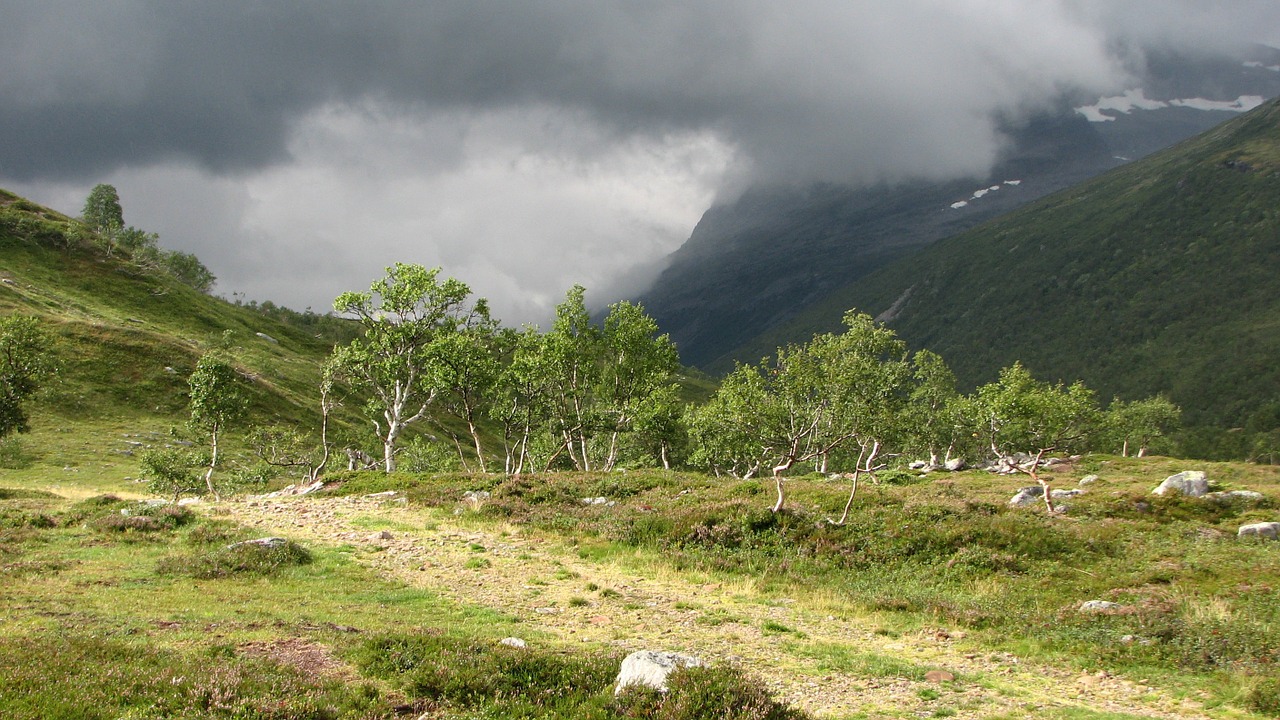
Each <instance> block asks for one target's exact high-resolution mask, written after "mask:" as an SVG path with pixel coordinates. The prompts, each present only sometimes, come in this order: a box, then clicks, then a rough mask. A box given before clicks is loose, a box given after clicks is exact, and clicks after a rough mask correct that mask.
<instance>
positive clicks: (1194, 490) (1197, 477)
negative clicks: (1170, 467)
mask: <svg viewBox="0 0 1280 720" xmlns="http://www.w3.org/2000/svg"><path fill="white" fill-rule="evenodd" d="M1171 492H1180V493H1182V494H1183V495H1186V496H1187V497H1200V496H1202V495H1204V494H1206V493H1208V492H1209V480H1208V478H1206V477H1205V474H1204V471H1203V470H1186V471H1184V472H1180V473H1178V474H1177V475H1170V476H1169V477H1167V478H1165V479H1164V482H1162V483H1160V486H1159V487H1157V488H1156V489H1155V490H1152V491H1151V494H1152V495H1167V494H1168V493H1171Z"/></svg>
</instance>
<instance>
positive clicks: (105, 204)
mask: <svg viewBox="0 0 1280 720" xmlns="http://www.w3.org/2000/svg"><path fill="white" fill-rule="evenodd" d="M80 219H82V220H84V222H85V224H86V225H88V226H89V227H90V228H91V229H92V230H93V231H94V232H96V233H99V234H107V233H112V232H118V231H119V230H120V229H121V228H123V227H124V209H123V208H121V207H120V195H119V193H117V192H116V188H115V186H114V185H107V184H106V183H99V184H97V185H94V186H93V189H92V190H90V191H89V197H87V198H85V201H84V209H83V210H82V211H81V212H80Z"/></svg>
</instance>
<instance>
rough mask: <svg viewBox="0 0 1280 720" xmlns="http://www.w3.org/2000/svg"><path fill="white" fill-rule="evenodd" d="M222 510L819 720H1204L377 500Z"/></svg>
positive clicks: (1104, 680) (306, 500) (935, 636)
mask: <svg viewBox="0 0 1280 720" xmlns="http://www.w3.org/2000/svg"><path fill="white" fill-rule="evenodd" d="M229 509H230V510H231V512H232V513H233V515H234V516H235V517H236V519H237V520H238V521H239V522H241V523H243V524H245V525H247V526H250V527H254V528H259V529H261V530H262V532H263V533H264V534H279V535H284V536H286V537H290V538H294V539H298V540H304V541H310V542H317V543H321V544H328V545H342V544H346V545H354V546H356V547H357V549H358V551H357V552H355V553H353V556H354V557H355V558H356V559H357V560H358V561H359V562H362V563H364V564H366V565H368V566H370V567H372V568H373V569H374V570H376V571H377V572H379V573H380V574H383V575H384V576H389V577H393V578H396V579H398V580H400V581H402V582H404V583H406V584H408V585H411V586H414V587H420V588H424V589H430V590H431V591H433V592H437V593H439V594H441V595H442V596H445V597H448V598H450V599H453V600H456V601H458V602H461V603H469V604H478V605H482V606H486V607H490V608H495V609H498V610H501V611H502V612H505V613H508V614H512V615H515V616H518V617H519V618H521V620H522V621H523V623H524V625H525V626H527V627H530V628H534V629H536V630H540V631H543V632H546V633H549V634H551V635H553V636H555V637H558V638H560V639H561V640H562V641H566V642H569V641H578V642H583V643H595V644H603V645H613V646H616V647H620V648H623V649H624V650H627V651H631V650H639V649H655V650H675V651H682V652H687V653H690V654H694V655H698V656H700V657H702V658H704V659H706V660H709V661H711V662H713V663H714V662H725V661H728V662H733V663H735V664H737V665H738V666H740V667H742V668H743V669H745V670H747V671H748V672H750V673H752V674H753V675H755V676H757V677H760V678H762V679H764V681H765V682H766V683H767V684H768V685H769V687H770V688H771V689H772V690H773V691H774V692H775V694H776V695H777V696H779V697H781V698H784V699H786V700H787V701H788V702H790V703H792V704H794V705H797V706H799V707H803V708H805V709H807V710H809V711H810V712H812V713H813V714H815V715H817V716H819V717H833V718H840V717H846V716H853V715H855V714H856V715H857V716H858V717H873V718H881V717H883V718H890V717H894V718H897V717H932V716H947V715H949V716H951V717H958V718H984V717H991V716H993V715H1001V716H1005V717H1040V716H1043V715H1044V714H1046V713H1047V712H1050V711H1051V709H1053V708H1063V709H1066V708H1075V709H1080V710H1089V711H1095V712H1112V713H1126V714H1129V715H1132V716H1140V717H1154V718H1207V717H1210V716H1208V715H1206V714H1204V710H1203V708H1202V707H1201V706H1200V705H1199V704H1198V703H1194V702H1191V701H1180V700H1178V699H1175V698H1172V697H1170V696H1168V695H1166V694H1164V693H1161V692H1160V691H1159V690H1157V689H1155V688H1153V687H1151V686H1150V685H1147V684H1146V681H1145V680H1131V679H1125V678H1119V677H1113V676H1111V675H1109V674H1108V673H1106V672H1105V671H1101V672H1095V673H1083V674H1082V673H1080V672H1078V671H1074V670H1070V669H1063V668H1056V667H1050V666H1045V665H1040V664H1031V663H1028V662H1026V661H1022V660H1020V659H1019V658H1017V657H1014V656H1012V655H1009V654H1005V653H992V652H989V651H983V650H981V649H977V648H973V647H970V646H968V645H967V644H966V643H965V641H964V637H963V633H960V632H954V631H951V630H949V629H945V628H938V629H931V630H927V631H922V632H919V633H915V634H912V635H903V636H900V637H890V636H885V635H880V634H876V633H875V632H874V628H871V627H868V626H867V625H866V624H865V621H863V622H860V620H859V618H856V617H851V616H849V615H848V614H847V613H846V612H845V611H844V610H843V609H842V608H841V607H840V605H839V603H837V602H823V601H821V600H817V599H813V598H804V597H800V598H799V599H791V598H778V597H765V596H762V595H760V594H759V593H757V592H756V591H755V589H754V588H753V587H752V585H751V583H750V582H747V581H744V582H742V583H737V584H733V585H720V584H698V583H694V582H690V581H689V580H688V578H687V576H686V575H682V574H679V573H676V572H674V571H668V570H663V569H653V568H652V567H651V566H646V565H645V564H644V563H634V564H633V565H635V566H636V567H649V568H650V569H646V570H636V569H635V568H634V567H632V568H624V567H621V566H619V565H618V564H614V563H612V562H595V561H592V560H587V559H582V558H581V557H579V555H578V554H577V552H576V551H575V550H574V549H573V548H572V546H571V545H569V544H567V543H566V542H564V540H563V539H562V538H556V537H552V536H547V535H542V534H539V533H534V532H530V531H528V530H526V529H522V528H519V527H515V526H506V527H503V528H496V527H488V526H486V527H487V529H485V530H477V529H474V528H467V527H465V525H466V524H465V523H456V522H453V521H451V520H444V521H441V520H439V514H438V513H429V512H427V511H423V510H420V509H412V508H407V507H405V506H404V505H403V504H402V503H398V502H396V501H395V500H394V499H389V498H387V497H386V496H381V497H378V496H374V497H364V498H356V497H344V498H323V497H313V496H301V497H284V498H272V499H249V500H245V501H241V502H237V503H233V504H230V505H229ZM381 528H390V529H387V530H383V529H381ZM766 628H768V629H766ZM829 646H835V647H838V648H841V649H845V652H851V653H853V654H855V655H864V654H865V655H867V656H869V657H871V658H872V662H876V661H877V660H879V661H882V662H881V664H882V666H883V665H890V664H893V663H898V664H901V663H908V664H910V666H912V667H915V668H919V669H924V670H931V671H937V672H939V673H944V675H943V676H942V679H941V680H938V679H933V680H932V681H931V680H924V681H913V680H910V679H905V678H901V677H893V676H877V675H875V674H871V675H868V674H865V673H862V674H848V673H842V672H835V671H831V670H829V669H824V667H823V666H822V664H821V663H820V662H819V661H818V660H816V659H813V657H812V656H813V655H815V654H816V655H819V656H821V654H822V653H821V648H823V647H829ZM806 649H808V652H805V650H806ZM885 674H886V673H881V675H885ZM946 674H950V675H951V676H954V680H947V679H946V678H947V677H948V675H946Z"/></svg>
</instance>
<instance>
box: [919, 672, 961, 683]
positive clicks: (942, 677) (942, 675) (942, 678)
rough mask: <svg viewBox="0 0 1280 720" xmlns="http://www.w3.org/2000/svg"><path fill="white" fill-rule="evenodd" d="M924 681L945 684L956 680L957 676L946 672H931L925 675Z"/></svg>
mask: <svg viewBox="0 0 1280 720" xmlns="http://www.w3.org/2000/svg"><path fill="white" fill-rule="evenodd" d="M924 679H925V680H927V681H928V682H931V683H944V682H951V681H952V680H955V679H956V676H955V675H954V674H953V673H949V672H947V671H946V670H930V671H929V672H927V673H925V674H924Z"/></svg>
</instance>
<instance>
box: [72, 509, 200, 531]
mask: <svg viewBox="0 0 1280 720" xmlns="http://www.w3.org/2000/svg"><path fill="white" fill-rule="evenodd" d="M103 507H104V508H106V507H109V506H103ZM194 520H195V515H194V514H193V513H192V512H191V511H190V510H188V509H187V508H184V507H178V506H176V505H161V506H154V505H147V504H146V503H126V504H125V505H124V507H121V508H120V509H119V510H117V511H116V512H103V513H100V514H98V515H96V516H95V517H92V518H91V519H89V526H90V527H92V528H94V529H95V530H101V531H103V532H108V533H125V534H130V533H158V532H165V531H170V530H174V529H176V528H179V527H182V526H183V525H187V524H189V523H191V522H192V521H194Z"/></svg>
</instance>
